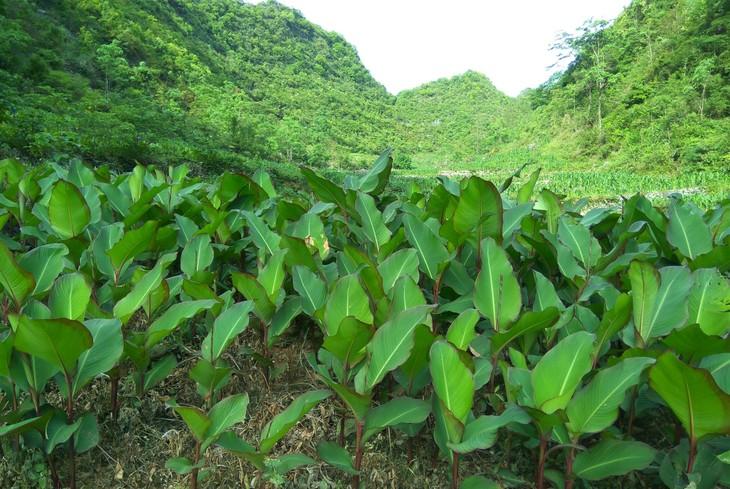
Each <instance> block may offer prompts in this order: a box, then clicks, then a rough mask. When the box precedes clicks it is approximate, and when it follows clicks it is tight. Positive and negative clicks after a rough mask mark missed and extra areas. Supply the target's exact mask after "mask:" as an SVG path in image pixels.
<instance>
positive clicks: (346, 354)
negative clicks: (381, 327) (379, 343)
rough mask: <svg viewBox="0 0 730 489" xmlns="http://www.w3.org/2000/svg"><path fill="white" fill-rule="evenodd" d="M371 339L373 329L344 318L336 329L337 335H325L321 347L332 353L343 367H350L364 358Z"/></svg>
mask: <svg viewBox="0 0 730 489" xmlns="http://www.w3.org/2000/svg"><path fill="white" fill-rule="evenodd" d="M372 337H373V327H372V326H371V325H369V324H365V323H363V322H360V321H358V320H357V319H355V318H354V317H346V318H345V319H343V320H342V322H341V323H340V326H339V327H338V328H337V334H335V335H327V337H326V338H325V339H324V343H323V344H322V347H323V348H324V349H325V350H327V351H328V352H330V353H332V354H333V355H334V356H335V357H337V359H338V360H339V361H341V362H342V364H343V365H346V366H351V365H355V364H356V363H358V362H359V361H360V360H362V359H363V358H364V357H365V353H366V352H365V347H366V346H367V345H368V342H369V341H370V338H372Z"/></svg>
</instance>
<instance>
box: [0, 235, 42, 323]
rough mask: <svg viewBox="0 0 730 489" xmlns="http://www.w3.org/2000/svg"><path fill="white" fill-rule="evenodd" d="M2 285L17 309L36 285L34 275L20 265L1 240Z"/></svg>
mask: <svg viewBox="0 0 730 489" xmlns="http://www.w3.org/2000/svg"><path fill="white" fill-rule="evenodd" d="M0 285H2V288H3V290H4V292H5V294H6V295H7V296H8V297H9V298H10V299H12V301H13V302H15V307H16V309H20V306H21V305H22V304H23V301H24V300H25V298H26V297H28V294H30V293H31V292H32V291H33V289H34V288H35V285H36V284H35V280H34V279H33V275H31V274H30V272H28V271H26V270H24V269H23V268H22V267H21V266H20V265H18V263H17V262H16V261H15V257H13V254H12V253H11V252H10V250H9V249H8V248H7V247H6V246H5V245H4V244H3V243H2V242H0Z"/></svg>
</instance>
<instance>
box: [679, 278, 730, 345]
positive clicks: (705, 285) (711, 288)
mask: <svg viewBox="0 0 730 489" xmlns="http://www.w3.org/2000/svg"><path fill="white" fill-rule="evenodd" d="M692 275H693V284H692V290H691V291H690V294H689V319H688V321H687V322H688V323H689V324H699V325H700V329H702V331H703V332H704V333H705V334H708V335H717V336H722V335H723V334H724V333H725V332H726V331H727V330H728V329H730V281H728V279H727V278H726V277H724V276H723V275H722V274H721V273H720V272H718V271H717V270H716V269H708V268H701V269H699V270H695V272H694V273H693V274H692Z"/></svg>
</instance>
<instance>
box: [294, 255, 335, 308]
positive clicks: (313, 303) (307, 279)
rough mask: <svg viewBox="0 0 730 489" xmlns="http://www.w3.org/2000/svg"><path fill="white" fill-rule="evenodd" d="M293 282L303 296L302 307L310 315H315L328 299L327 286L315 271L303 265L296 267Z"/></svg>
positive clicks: (295, 288) (296, 289)
mask: <svg viewBox="0 0 730 489" xmlns="http://www.w3.org/2000/svg"><path fill="white" fill-rule="evenodd" d="M292 283H293V285H294V290H295V291H296V292H297V293H298V294H299V295H300V296H301V298H302V309H303V310H304V312H305V313H306V314H308V315H309V316H314V313H315V312H317V310H319V309H320V308H321V307H322V306H324V304H325V301H326V300H327V286H326V285H325V283H324V282H323V281H322V279H320V278H319V277H318V276H317V275H316V274H315V273H314V272H312V271H311V270H310V269H308V268H307V267H303V266H296V267H294V270H293V272H292Z"/></svg>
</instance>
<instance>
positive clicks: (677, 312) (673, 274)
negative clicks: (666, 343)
mask: <svg viewBox="0 0 730 489" xmlns="http://www.w3.org/2000/svg"><path fill="white" fill-rule="evenodd" d="M660 278H661V279H660ZM629 280H630V281H631V296H632V298H633V302H634V309H633V312H634V326H635V327H636V331H638V333H639V335H640V336H641V338H642V339H643V340H644V341H645V342H647V341H649V340H650V339H651V338H655V337H659V336H664V335H667V334H669V333H670V332H671V331H672V330H673V329H676V328H679V327H681V326H683V325H684V324H685V323H686V321H687V296H688V295H689V291H690V287H691V286H692V277H691V275H690V273H689V270H688V269H687V268H684V267H664V268H662V269H661V270H660V272H659V273H657V271H656V270H655V269H654V267H653V266H651V265H650V264H648V263H644V262H633V263H631V266H630V267H629Z"/></svg>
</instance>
